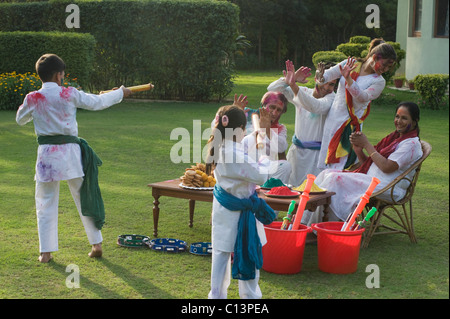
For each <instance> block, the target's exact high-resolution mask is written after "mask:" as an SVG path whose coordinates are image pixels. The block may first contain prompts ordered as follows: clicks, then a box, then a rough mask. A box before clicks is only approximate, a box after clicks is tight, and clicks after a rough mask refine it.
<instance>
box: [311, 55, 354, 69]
mask: <svg viewBox="0 0 450 319" xmlns="http://www.w3.org/2000/svg"><path fill="white" fill-rule="evenodd" d="M347 58H348V56H347V55H345V54H344V53H342V52H339V51H318V52H316V53H314V54H313V56H312V62H313V64H314V66H315V67H316V68H317V64H318V63H319V62H334V63H336V64H337V63H340V62H342V61H343V60H345V59H347Z"/></svg>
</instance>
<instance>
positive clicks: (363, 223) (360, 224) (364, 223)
mask: <svg viewBox="0 0 450 319" xmlns="http://www.w3.org/2000/svg"><path fill="white" fill-rule="evenodd" d="M376 211H377V209H376V208H375V207H372V209H371V210H370V211H369V212H368V213H367V216H366V217H365V218H364V219H363V220H361V221H359V222H358V223H357V225H356V226H355V229H353V230H359V229H361V228H366V226H367V223H368V222H369V219H371V218H372V216H373V215H374V214H375V213H376Z"/></svg>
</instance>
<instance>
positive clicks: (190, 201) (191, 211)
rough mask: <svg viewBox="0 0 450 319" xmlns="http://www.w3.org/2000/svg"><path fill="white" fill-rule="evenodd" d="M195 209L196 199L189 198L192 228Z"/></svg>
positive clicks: (190, 224)
mask: <svg viewBox="0 0 450 319" xmlns="http://www.w3.org/2000/svg"><path fill="white" fill-rule="evenodd" d="M194 209H195V200H193V199H190V200H189V227H191V228H192V226H194Z"/></svg>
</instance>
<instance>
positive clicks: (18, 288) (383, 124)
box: [0, 72, 449, 299]
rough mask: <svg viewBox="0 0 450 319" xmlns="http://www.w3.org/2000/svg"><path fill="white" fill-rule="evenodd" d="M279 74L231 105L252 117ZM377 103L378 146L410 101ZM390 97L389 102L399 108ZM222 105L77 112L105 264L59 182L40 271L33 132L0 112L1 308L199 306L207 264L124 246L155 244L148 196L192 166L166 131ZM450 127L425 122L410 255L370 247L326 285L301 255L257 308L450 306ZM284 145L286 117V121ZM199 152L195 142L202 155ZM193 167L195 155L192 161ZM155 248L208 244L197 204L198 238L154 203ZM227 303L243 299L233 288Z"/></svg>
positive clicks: (403, 246) (394, 241) (267, 278)
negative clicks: (174, 152) (78, 302)
mask: <svg viewBox="0 0 450 319" xmlns="http://www.w3.org/2000/svg"><path fill="white" fill-rule="evenodd" d="M279 76H281V72H265V73H243V74H241V76H240V77H238V78H237V79H236V88H235V90H234V92H233V93H232V94H231V95H230V96H232V95H233V94H234V93H238V94H239V93H244V94H247V95H248V96H249V101H250V106H254V107H256V106H258V105H259V100H260V97H261V96H262V95H263V93H264V92H265V88H266V86H267V85H268V84H269V83H270V82H271V81H273V80H275V79H277V78H278V77H279ZM386 93H388V94H387V95H385V96H384V97H383V98H382V99H380V101H377V102H375V103H373V107H372V113H371V115H370V117H369V118H368V120H367V121H366V123H365V125H364V131H365V132H366V134H368V135H369V136H370V138H371V140H372V141H373V142H374V143H375V142H376V141H378V140H379V139H380V138H381V137H383V136H385V135H386V134H387V133H389V132H390V131H392V129H393V115H394V108H395V104H396V101H395V100H396V99H398V100H400V99H401V100H406V99H410V100H414V99H416V98H417V97H416V96H415V94H413V93H407V92H406V93H403V92H402V93H398V92H397V91H394V90H388V89H387V90H386ZM390 94H394V95H395V97H393V96H391V95H390ZM220 105H222V104H218V103H187V102H186V103H184V102H134V101H126V102H123V103H122V104H120V105H117V106H114V107H112V108H110V109H107V110H104V111H101V112H88V111H80V112H79V113H78V124H79V132H80V136H81V137H83V138H85V139H86V140H87V141H88V142H89V143H90V145H91V146H92V147H93V148H94V149H95V151H96V152H97V154H98V155H99V156H100V158H101V159H102V160H103V166H102V167H101V168H100V186H101V189H102V194H103V198H104V201H105V208H106V214H107V218H106V224H105V226H104V229H103V237H104V244H103V248H104V256H103V257H102V258H100V259H90V258H88V257H87V253H88V252H89V250H90V246H89V244H88V242H87V239H86V236H85V233H84V229H83V227H82V225H81V222H80V220H79V217H78V213H77V211H76V208H75V205H74V203H73V201H72V198H71V196H70V193H69V190H68V187H67V185H66V184H65V182H62V184H61V194H60V211H59V236H60V238H59V246H60V250H59V251H58V252H56V253H54V254H53V255H54V260H53V261H52V262H50V263H49V264H40V263H38V262H37V257H38V237H37V229H36V216H35V208H34V181H33V176H34V165H35V160H36V148H37V144H36V139H35V136H34V128H33V125H32V124H31V123H30V124H28V125H27V126H25V127H20V126H18V125H17V124H16V123H15V113H14V112H8V111H3V112H0V176H1V179H0V283H1V284H0V298H19V299H22V298H33V299H39V298H57V299H68V298H75V299H84V298H149V299H154V298H168V299H172V298H177V299H178V298H180V299H196V298H206V297H207V294H208V291H209V284H210V267H211V264H210V263H211V261H210V258H209V257H199V256H194V255H191V254H189V253H182V254H169V253H157V252H154V251H151V250H148V249H130V248H122V247H119V246H118V245H117V244H116V240H117V236H118V235H120V234H130V233H134V234H142V235H148V236H150V237H152V233H153V219H152V207H153V203H152V201H153V198H152V196H151V189H149V188H148V187H147V184H149V183H151V182H156V181H162V180H167V179H174V178H177V177H179V176H180V175H182V174H183V172H184V168H185V167H187V166H190V163H179V164H174V163H172V162H171V160H170V156H169V154H170V149H171V148H172V146H173V145H174V144H175V143H176V142H177V140H170V133H171V131H172V130H173V129H174V128H178V127H180V128H186V129H188V130H189V131H190V132H192V126H193V120H194V119H197V120H201V122H202V128H203V129H205V128H207V127H208V126H209V124H210V122H211V120H212V119H213V118H214V115H215V112H216V110H217V108H218V107H219V106H220ZM448 120H449V117H448V110H445V111H428V110H423V112H422V116H421V121H420V127H421V138H422V139H424V140H426V141H428V142H429V143H431V145H432V146H433V151H432V154H431V156H430V157H429V158H428V159H427V160H426V161H425V163H424V165H423V169H422V173H421V176H420V178H419V182H418V186H417V188H416V194H415V196H414V212H415V229H416V234H417V237H418V241H419V242H418V244H411V243H410V242H409V240H408V238H407V237H406V236H404V235H391V236H384V237H375V239H374V240H373V241H372V242H371V245H370V246H369V248H368V249H364V250H361V253H360V258H359V266H358V271H357V272H356V273H354V274H350V275H333V274H327V273H322V272H320V271H319V270H318V265H317V246H316V245H314V244H312V245H307V246H306V248H305V252H304V260H303V267H302V271H301V272H300V273H299V274H296V275H276V274H271V273H268V272H265V271H261V279H260V286H261V290H262V293H263V296H264V298H271V299H291V298H292V299H298V298H307V299H322V298H323V299H326V298H343V299H348V298H366V299H371V298H375V299H378V298H380V299H381V298H383V299H384V298H448V297H449V275H448V274H449V267H448V266H449V260H448V252H449V237H448V229H449V214H448V213H449V205H448V204H449V199H448V191H449V187H448V185H449V183H448V177H449V162H448V155H449V148H448V146H449V125H448V123H449V121H448ZM282 122H283V123H285V124H286V125H287V128H288V131H289V132H290V134H292V132H293V129H294V127H293V125H294V111H293V108H292V106H291V107H289V110H288V113H287V114H285V115H284V116H283V117H282ZM205 142H206V141H202V145H204V144H205ZM191 158H192V154H191ZM160 202H161V204H160V208H161V215H160V221H159V236H160V237H171V238H178V239H182V240H185V241H187V242H188V243H193V242H197V241H210V231H211V230H210V225H209V219H210V213H211V204H209V203H201V202H198V203H196V211H195V216H194V227H193V228H189V227H188V221H189V216H188V202H187V201H186V200H181V199H170V198H164V197H162V198H161V199H160ZM71 264H75V265H77V266H78V267H79V269H80V278H81V279H80V288H73V289H69V288H67V287H66V278H67V277H68V276H69V274H70V273H69V272H66V267H67V266H68V265H71ZM371 264H376V265H378V267H379V269H380V285H381V287H380V288H378V289H368V288H367V287H366V285H365V282H366V278H367V276H368V275H369V273H367V272H366V271H365V270H366V267H367V266H368V265H371ZM229 297H230V298H239V295H238V285H237V282H236V281H235V280H233V281H232V283H231V286H230V288H229Z"/></svg>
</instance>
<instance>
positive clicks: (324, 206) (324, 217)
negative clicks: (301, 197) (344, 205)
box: [322, 203, 330, 222]
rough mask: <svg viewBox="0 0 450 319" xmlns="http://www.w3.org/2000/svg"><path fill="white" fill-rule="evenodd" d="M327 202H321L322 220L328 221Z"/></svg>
mask: <svg viewBox="0 0 450 319" xmlns="http://www.w3.org/2000/svg"><path fill="white" fill-rule="evenodd" d="M329 206H330V205H329V204H328V203H327V204H323V217H322V222H327V221H328V213H329V210H328V208H329Z"/></svg>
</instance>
